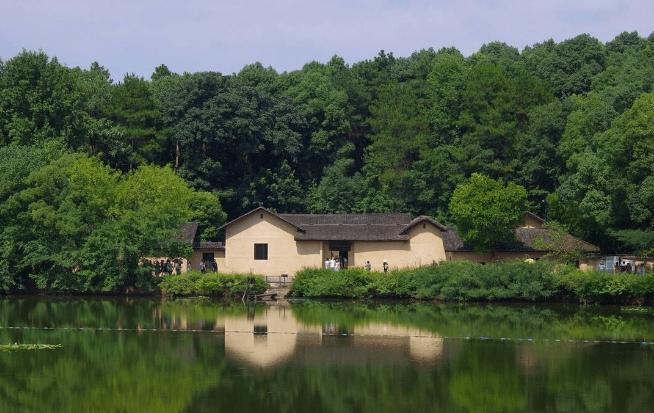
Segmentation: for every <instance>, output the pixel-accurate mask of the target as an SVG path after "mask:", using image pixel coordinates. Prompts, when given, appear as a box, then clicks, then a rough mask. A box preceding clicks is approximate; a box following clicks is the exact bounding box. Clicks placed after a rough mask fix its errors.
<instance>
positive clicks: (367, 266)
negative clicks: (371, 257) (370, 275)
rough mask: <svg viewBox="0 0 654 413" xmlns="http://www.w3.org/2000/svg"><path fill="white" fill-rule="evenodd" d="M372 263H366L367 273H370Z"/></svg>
mask: <svg viewBox="0 0 654 413" xmlns="http://www.w3.org/2000/svg"><path fill="white" fill-rule="evenodd" d="M370 268H371V266H370V261H366V271H368V272H370Z"/></svg>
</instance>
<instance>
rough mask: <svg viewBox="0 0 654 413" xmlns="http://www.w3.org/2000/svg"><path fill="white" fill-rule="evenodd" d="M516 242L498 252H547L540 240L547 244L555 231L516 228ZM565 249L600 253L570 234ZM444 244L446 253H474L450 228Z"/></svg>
mask: <svg viewBox="0 0 654 413" xmlns="http://www.w3.org/2000/svg"><path fill="white" fill-rule="evenodd" d="M515 234H516V241H514V242H507V243H503V244H500V245H499V247H498V249H497V251H498V252H535V251H538V252H547V251H550V249H547V248H546V246H543V245H538V244H539V242H538V240H539V239H543V240H544V241H545V244H546V243H547V240H549V239H551V238H550V236H551V234H553V231H552V230H550V229H545V228H516V230H515ZM562 242H563V248H565V249H578V250H581V251H586V252H599V250H600V249H599V248H598V247H596V246H595V245H592V244H589V243H588V242H586V241H583V240H581V239H579V238H577V237H574V236H572V235H570V234H566V236H565V237H564V238H563V240H562ZM443 243H444V244H445V251H448V252H449V251H451V252H471V251H474V245H471V244H464V242H463V240H462V239H461V237H460V236H459V234H458V233H457V232H456V230H455V229H454V228H451V227H448V230H447V231H446V232H443Z"/></svg>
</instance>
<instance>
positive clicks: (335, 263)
mask: <svg viewBox="0 0 654 413" xmlns="http://www.w3.org/2000/svg"><path fill="white" fill-rule="evenodd" d="M343 260H344V263H343V268H347V258H343ZM325 269H326V270H332V271H338V270H340V269H341V260H340V259H338V257H336V258H334V257H331V258H330V259H328V260H325Z"/></svg>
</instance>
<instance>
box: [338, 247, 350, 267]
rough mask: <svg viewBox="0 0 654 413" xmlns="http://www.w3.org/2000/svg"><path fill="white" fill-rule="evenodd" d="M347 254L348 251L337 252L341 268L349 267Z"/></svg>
mask: <svg viewBox="0 0 654 413" xmlns="http://www.w3.org/2000/svg"><path fill="white" fill-rule="evenodd" d="M348 253H349V251H339V252H338V256H339V259H340V260H341V268H347V266H348V265H350V256H349V254H348Z"/></svg>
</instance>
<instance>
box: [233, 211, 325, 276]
mask: <svg viewBox="0 0 654 413" xmlns="http://www.w3.org/2000/svg"><path fill="white" fill-rule="evenodd" d="M297 233H298V232H297V229H296V228H295V227H294V226H293V225H290V224H288V223H286V222H284V221H282V220H280V219H279V218H277V217H276V216H274V215H272V214H269V213H267V212H265V211H261V212H256V213H254V214H251V215H249V216H245V217H243V219H241V220H239V221H237V222H235V223H233V224H231V225H230V226H229V227H227V228H226V233H225V261H224V267H223V268H225V270H224V272H229V273H250V272H251V273H254V274H261V275H272V276H278V275H281V274H288V275H289V276H293V275H294V274H295V273H296V272H297V271H299V270H300V269H302V268H303V267H318V266H320V265H321V262H322V261H321V258H322V256H323V251H322V248H323V246H322V243H321V242H318V241H306V242H296V241H295V235H296V234H297ZM259 243H261V244H268V259H267V260H255V259H254V244H259Z"/></svg>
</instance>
